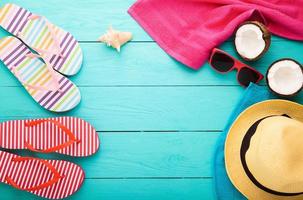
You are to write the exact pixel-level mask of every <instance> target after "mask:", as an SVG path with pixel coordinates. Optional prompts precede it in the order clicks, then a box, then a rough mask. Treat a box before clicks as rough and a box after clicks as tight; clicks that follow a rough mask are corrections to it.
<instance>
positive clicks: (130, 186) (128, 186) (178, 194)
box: [0, 179, 215, 200]
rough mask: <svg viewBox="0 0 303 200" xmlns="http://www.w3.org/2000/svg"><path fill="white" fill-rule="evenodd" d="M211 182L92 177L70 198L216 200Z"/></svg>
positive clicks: (14, 195)
mask: <svg viewBox="0 0 303 200" xmlns="http://www.w3.org/2000/svg"><path fill="white" fill-rule="evenodd" d="M211 184H212V180H211V179H89V180H85V182H84V185H83V187H82V188H81V189H80V190H79V191H78V192H77V193H76V194H75V195H74V196H72V197H71V198H68V199H71V200H78V199H86V200H96V199H110V200H121V199H131V200H154V199H165V200H188V199H190V200H201V199H207V200H213V199H215V198H214V195H213V191H212V188H211ZM0 192H1V199H26V200H35V199H37V198H35V197H34V196H33V195H31V194H29V193H26V192H22V191H17V190H15V189H12V188H10V187H9V186H7V185H1V187H0Z"/></svg>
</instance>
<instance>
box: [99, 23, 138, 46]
mask: <svg viewBox="0 0 303 200" xmlns="http://www.w3.org/2000/svg"><path fill="white" fill-rule="evenodd" d="M132 37H133V36H132V33H131V32H122V31H118V30H115V29H113V27H112V26H110V27H109V29H108V31H107V32H106V33H105V34H104V35H102V36H101V37H100V38H99V39H98V41H100V42H103V43H105V44H106V45H107V46H111V47H113V48H115V49H117V51H118V52H120V49H121V46H123V45H124V44H125V43H127V42H128V41H130V40H131V39H132Z"/></svg>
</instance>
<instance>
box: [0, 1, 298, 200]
mask: <svg viewBox="0 0 303 200" xmlns="http://www.w3.org/2000/svg"><path fill="white" fill-rule="evenodd" d="M7 2H12V3H16V4H19V5H21V6H24V7H26V8H28V9H30V10H31V11H32V12H34V13H38V14H41V15H44V16H46V17H47V18H48V19H49V20H50V21H52V22H53V23H55V24H57V25H59V26H61V27H62V28H64V29H66V30H68V31H70V32H71V33H72V34H73V35H75V36H76V37H77V38H78V39H79V41H80V44H81V47H82V49H83V52H84V63H83V69H82V70H81V71H80V73H79V74H78V75H76V76H74V77H72V78H71V80H72V81H73V82H74V83H75V84H77V85H78V86H79V88H80V90H81V93H82V96H83V99H82V102H81V104H80V105H79V106H78V107H77V108H76V109H75V110H73V111H71V112H68V113H65V115H71V116H78V117H82V118H84V119H86V120H88V121H90V122H91V123H92V124H93V125H94V126H95V127H96V129H97V130H98V132H99V135H100V138H101V140H102V145H101V149H100V151H99V152H98V153H97V154H96V155H94V156H93V157H89V158H81V159H79V158H77V159H75V158H71V157H65V156H58V155H47V156H45V155H41V154H32V153H29V152H25V153H26V154H29V155H33V156H38V157H46V158H54V159H66V160H69V161H72V162H75V163H77V164H79V165H81V166H82V167H83V168H84V170H85V172H86V179H85V183H84V185H83V187H82V188H81V189H80V191H79V192H77V193H76V194H75V195H74V196H72V197H71V198H70V199H87V200H90V199H103V200H120V199H124V200H136V199H138V200H154V199H165V200H166V199H167V200H179V199H180V200H188V199H190V200H198V199H214V195H213V189H212V181H213V178H212V169H211V161H212V153H213V150H214V145H215V142H216V139H217V137H218V136H219V134H220V132H221V131H222V129H223V128H224V124H225V123H226V121H227V119H228V116H229V114H230V112H231V111H232V109H233V108H234V106H235V104H236V102H237V100H238V99H239V97H240V96H241V94H242V92H243V88H241V87H240V86H238V84H237V81H236V79H235V73H229V74H227V75H224V76H223V75H219V74H217V73H216V72H214V71H213V70H211V69H210V67H209V66H208V65H207V64H206V65H205V66H204V67H203V68H202V69H201V70H199V71H193V70H191V69H188V68H187V67H185V66H183V65H182V64H179V63H178V62H176V61H175V60H173V59H171V58H170V57H169V56H168V55H166V54H165V53H164V52H163V51H162V50H161V49H160V47H158V45H157V44H156V43H155V42H154V41H153V40H152V39H151V38H150V37H149V36H148V35H147V34H146V33H145V32H144V31H143V30H142V29H141V28H140V26H139V25H137V24H136V22H135V21H134V20H133V19H132V18H131V17H130V16H129V15H128V14H127V12H126V11H127V9H128V7H129V6H130V5H131V4H132V3H133V2H134V0H86V1H83V0H73V1H71V0H45V1H34V0H11V1H7V0H1V2H0V6H3V5H4V4H5V3H7ZM109 25H113V26H114V27H115V28H117V29H121V30H127V31H132V32H133V33H134V40H133V41H132V42H130V43H128V44H127V45H126V46H124V47H123V49H122V52H121V53H120V54H118V53H116V52H115V51H114V50H112V49H110V48H107V47H106V46H105V45H103V44H99V43H97V42H95V41H96V39H97V38H98V37H99V35H101V34H102V33H103V32H105V30H106V29H107V27H108V26H109ZM7 35H8V34H7V33H6V32H5V31H4V30H0V37H5V36H7ZM222 48H223V49H224V50H226V51H228V52H229V53H231V54H233V55H235V52H234V47H233V44H232V39H230V40H229V41H227V42H225V43H224V44H223V45H222ZM235 56H236V55H235ZM282 57H292V58H295V59H297V60H299V61H300V62H303V56H302V44H301V43H299V42H294V41H288V40H285V39H282V38H278V37H274V38H273V43H272V46H271V48H270V50H269V52H268V53H267V54H266V56H265V57H264V58H262V59H261V60H260V61H258V62H255V63H252V65H253V66H254V67H256V68H257V69H259V70H260V71H262V72H265V71H266V69H267V67H268V66H269V65H270V64H271V63H272V62H273V61H274V60H276V59H278V58H282ZM261 84H262V85H263V86H264V87H266V86H265V82H262V83H261ZM294 100H296V101H299V102H302V100H303V95H302V94H300V95H299V96H298V97H297V98H295V99H294ZM47 116H56V114H53V113H50V112H48V111H45V110H43V108H41V107H40V106H39V105H37V104H36V103H35V102H34V101H33V100H32V99H31V97H29V95H28V94H27V93H26V92H25V90H24V89H23V88H22V86H21V85H20V83H18V82H17V81H16V79H15V78H14V77H13V76H12V75H11V73H10V72H9V71H8V70H7V69H6V68H5V66H4V65H3V64H2V63H1V64H0V121H5V120H9V119H24V118H36V117H47ZM18 153H21V154H24V152H18ZM0 194H1V200H2V199H3V200H11V199H39V198H37V197H35V196H33V195H31V194H28V193H26V192H22V191H17V190H15V189H13V188H11V187H10V186H7V185H5V184H0Z"/></svg>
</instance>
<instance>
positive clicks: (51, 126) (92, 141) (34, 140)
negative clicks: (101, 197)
mask: <svg viewBox="0 0 303 200" xmlns="http://www.w3.org/2000/svg"><path fill="white" fill-rule="evenodd" d="M66 130H69V131H70V132H71V134H72V136H71V135H69V134H67V132H66ZM72 137H74V139H73V138H72ZM71 140H73V141H71ZM70 141H71V142H70ZM64 144H65V145H64ZM99 144H100V141H99V137H98V134H97V132H96V130H95V129H94V128H93V127H92V126H91V125H90V124H89V123H88V122H86V121H84V120H82V119H79V118H75V117H57V118H46V119H34V120H12V121H7V122H3V123H0V147H1V148H5V149H30V150H33V151H38V152H39V151H40V152H41V153H52V152H56V153H60V154H65V155H69V156H76V157H85V156H90V155H92V154H94V153H96V152H97V150H98V149H99ZM56 147H58V148H56ZM47 149H48V151H47Z"/></svg>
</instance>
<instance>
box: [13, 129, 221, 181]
mask: <svg viewBox="0 0 303 200" xmlns="http://www.w3.org/2000/svg"><path fill="white" fill-rule="evenodd" d="M99 135H100V139H101V147H100V150H99V151H98V152H97V153H96V154H95V155H93V156H91V157H88V158H74V157H69V156H63V155H58V154H51V155H40V154H35V153H30V152H24V151H18V154H21V155H24V156H38V157H42V158H46V159H59V160H68V161H71V162H74V163H76V164H79V165H80V166H82V167H83V169H84V171H85V172H86V177H87V178H190V177H194V178H209V177H211V176H212V157H213V153H214V146H215V143H216V141H217V138H218V136H219V132H211V133H210V132H179V133H172V132H165V133H164V132H148V133H132V132H121V133H102V132H101V133H99Z"/></svg>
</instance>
